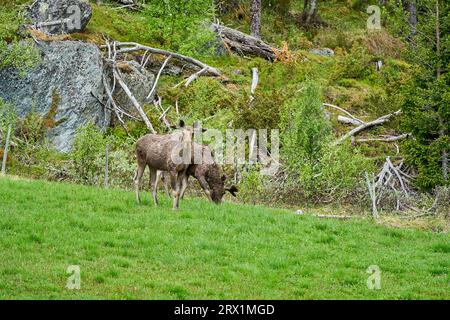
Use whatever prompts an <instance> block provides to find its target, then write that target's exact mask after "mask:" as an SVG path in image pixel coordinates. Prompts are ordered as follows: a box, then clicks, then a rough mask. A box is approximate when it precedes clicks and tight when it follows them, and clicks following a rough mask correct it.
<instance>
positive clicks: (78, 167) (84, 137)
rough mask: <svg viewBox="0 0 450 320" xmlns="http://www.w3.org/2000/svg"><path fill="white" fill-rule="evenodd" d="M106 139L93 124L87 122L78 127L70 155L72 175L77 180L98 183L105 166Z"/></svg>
mask: <svg viewBox="0 0 450 320" xmlns="http://www.w3.org/2000/svg"><path fill="white" fill-rule="evenodd" d="M106 144H107V139H106V138H105V137H104V135H103V133H102V132H100V131H99V130H98V129H97V128H96V127H95V125H94V124H92V123H91V122H89V123H88V124H87V125H86V126H83V127H81V128H79V129H78V131H77V136H76V137H75V141H74V144H73V149H72V152H71V154H70V157H71V159H72V161H73V165H74V171H75V172H74V176H75V177H76V178H75V179H76V180H77V181H79V182H82V183H86V184H92V185H99V184H100V183H101V181H102V179H101V178H102V177H103V172H104V167H105V150H106Z"/></svg>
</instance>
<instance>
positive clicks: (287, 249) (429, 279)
mask: <svg viewBox="0 0 450 320" xmlns="http://www.w3.org/2000/svg"><path fill="white" fill-rule="evenodd" d="M143 198H144V201H143V203H142V204H140V205H138V204H136V203H135V200H134V194H133V193H132V192H128V191H123V190H114V189H111V190H104V189H100V188H93V187H86V186H79V185H72V184H64V183H51V182H45V181H31V180H21V179H14V178H0V298H1V299H450V276H449V268H450V238H449V235H448V234H437V233H432V232H424V231H417V230H409V229H395V228H387V227H383V226H380V225H377V224H375V223H374V222H372V221H370V220H363V219H353V220H349V221H341V220H336V219H334V220H333V219H320V218H315V217H312V216H308V215H307V214H306V215H301V216H300V215H296V214H295V213H294V212H293V211H292V210H285V209H273V208H266V207H261V206H250V205H238V204H234V203H230V202H226V203H224V204H222V205H220V206H216V205H213V204H210V203H208V202H207V201H205V200H203V199H197V198H188V199H185V200H184V201H182V202H181V209H180V210H179V211H178V212H174V211H172V209H171V201H170V199H168V198H165V197H163V195H162V192H160V198H161V205H160V207H158V208H156V207H154V206H153V204H152V202H151V200H150V195H149V194H148V193H146V194H145V196H144V197H143ZM70 265H78V266H79V267H80V271H81V275H80V277H81V285H80V289H79V290H76V289H75V290H70V289H68V288H66V283H67V279H68V277H69V276H70V274H69V273H67V268H68V266H70ZM373 265H376V266H378V267H379V269H380V270H381V278H380V279H381V288H380V289H378V290H376V289H375V290H370V289H369V288H368V286H367V279H368V277H370V274H369V273H367V269H368V268H369V266H373Z"/></svg>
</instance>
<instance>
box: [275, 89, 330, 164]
mask: <svg viewBox="0 0 450 320" xmlns="http://www.w3.org/2000/svg"><path fill="white" fill-rule="evenodd" d="M282 127H283V130H284V133H282V143H283V155H284V161H285V164H286V165H287V166H288V168H289V169H290V170H292V171H295V172H299V171H300V169H301V168H303V166H304V165H307V166H308V168H310V169H312V170H314V169H315V168H316V166H317V164H318V161H319V159H320V158H321V157H322V156H323V154H324V150H325V148H326V145H327V142H328V140H329V138H330V133H331V127H330V123H329V121H328V120H327V119H326V118H325V114H324V112H323V109H322V102H321V92H320V88H319V87H318V85H317V84H316V83H315V82H313V81H309V80H308V81H306V82H305V83H304V84H303V87H302V89H301V93H300V94H299V95H298V96H297V97H295V98H294V99H292V101H289V102H288V103H287V105H286V106H285V108H284V110H283V115H282Z"/></svg>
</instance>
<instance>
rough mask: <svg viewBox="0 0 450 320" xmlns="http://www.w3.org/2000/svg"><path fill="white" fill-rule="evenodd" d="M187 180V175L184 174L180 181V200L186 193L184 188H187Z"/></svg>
mask: <svg viewBox="0 0 450 320" xmlns="http://www.w3.org/2000/svg"><path fill="white" fill-rule="evenodd" d="M188 179H189V176H188V175H187V174H185V175H184V176H183V179H182V181H181V191H180V198H181V199H183V198H184V193H185V192H186V188H187V186H188Z"/></svg>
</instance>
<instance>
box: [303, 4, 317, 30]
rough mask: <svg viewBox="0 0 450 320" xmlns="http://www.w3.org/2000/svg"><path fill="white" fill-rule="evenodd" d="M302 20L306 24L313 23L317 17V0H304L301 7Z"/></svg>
mask: <svg viewBox="0 0 450 320" xmlns="http://www.w3.org/2000/svg"><path fill="white" fill-rule="evenodd" d="M303 16H304V22H305V24H306V25H309V24H311V23H314V22H315V21H316V18H317V0H305V2H304V7H303Z"/></svg>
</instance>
